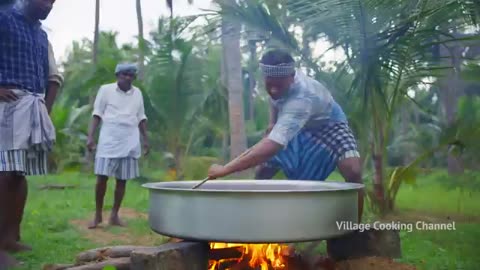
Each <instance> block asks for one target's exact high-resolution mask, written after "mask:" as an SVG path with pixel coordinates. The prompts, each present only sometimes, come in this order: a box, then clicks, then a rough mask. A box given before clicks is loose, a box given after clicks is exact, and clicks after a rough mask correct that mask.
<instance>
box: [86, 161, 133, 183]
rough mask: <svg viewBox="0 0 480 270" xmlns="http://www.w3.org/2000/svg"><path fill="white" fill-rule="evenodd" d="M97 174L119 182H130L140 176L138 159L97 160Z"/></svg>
mask: <svg viewBox="0 0 480 270" xmlns="http://www.w3.org/2000/svg"><path fill="white" fill-rule="evenodd" d="M94 171H95V174H96V175H103V176H109V177H115V178H117V179H119V180H129V179H134V178H136V177H139V176H140V170H139V166H138V159H136V158H132V157H125V158H103V157H97V158H95V170H94Z"/></svg>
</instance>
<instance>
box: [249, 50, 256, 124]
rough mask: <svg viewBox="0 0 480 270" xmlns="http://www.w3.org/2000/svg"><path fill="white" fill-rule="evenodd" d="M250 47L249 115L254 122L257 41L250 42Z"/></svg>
mask: <svg viewBox="0 0 480 270" xmlns="http://www.w3.org/2000/svg"><path fill="white" fill-rule="evenodd" d="M248 45H249V49H250V66H249V69H248V79H249V80H248V81H249V88H250V91H249V95H248V97H249V103H250V106H249V107H248V108H249V110H250V111H249V113H248V116H249V117H248V119H250V120H254V118H255V98H254V95H253V93H254V92H255V67H256V65H255V63H256V60H257V44H256V43H255V41H249V43H248Z"/></svg>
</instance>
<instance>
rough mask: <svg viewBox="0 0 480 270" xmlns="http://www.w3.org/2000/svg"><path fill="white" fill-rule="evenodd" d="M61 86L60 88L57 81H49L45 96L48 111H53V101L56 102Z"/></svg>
mask: <svg viewBox="0 0 480 270" xmlns="http://www.w3.org/2000/svg"><path fill="white" fill-rule="evenodd" d="M59 88H60V85H59V84H58V83H57V82H54V81H49V82H48V91H47V95H46V96H45V106H46V107H47V111H48V113H50V112H51V111H52V108H53V103H55V99H56V98H57V94H58V89H59Z"/></svg>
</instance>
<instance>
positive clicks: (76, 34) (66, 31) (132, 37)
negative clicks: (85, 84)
mask: <svg viewBox="0 0 480 270" xmlns="http://www.w3.org/2000/svg"><path fill="white" fill-rule="evenodd" d="M165 2H166V1H165V0H142V13H143V21H144V22H143V23H144V33H145V36H146V37H148V33H149V32H150V31H152V30H154V29H155V25H156V23H157V20H158V18H159V17H160V16H162V15H163V16H168V15H169V10H168V8H167V5H166V3H165ZM173 2H174V15H175V16H187V15H195V14H200V13H202V12H204V10H205V9H214V8H215V6H214V5H213V4H212V3H211V0H194V3H193V5H189V4H188V1H187V0H173ZM135 4H136V1H135V0H100V30H101V31H116V32H118V41H119V42H120V43H125V42H135V41H136V35H137V34H138V29H137V27H138V26H137V14H136V8H135ZM94 24H95V0H57V1H56V2H55V4H54V7H53V10H52V11H51V13H50V15H49V16H48V18H47V19H46V20H45V21H44V22H43V25H44V28H45V29H46V30H47V33H48V35H49V40H50V42H51V43H52V46H53V50H54V53H55V58H56V60H57V63H61V62H62V61H63V60H64V58H65V56H66V53H67V50H68V49H69V47H70V46H71V44H72V42H73V41H74V40H81V39H83V38H89V39H93V33H94ZM328 47H329V44H328V43H325V42H318V43H317V44H316V45H315V46H314V50H313V54H314V56H318V55H320V54H321V53H323V52H324V51H325V50H327V48H328ZM343 57H344V56H343V53H342V52H339V51H331V52H328V53H327V54H326V55H325V56H324V59H325V60H339V59H341V58H343Z"/></svg>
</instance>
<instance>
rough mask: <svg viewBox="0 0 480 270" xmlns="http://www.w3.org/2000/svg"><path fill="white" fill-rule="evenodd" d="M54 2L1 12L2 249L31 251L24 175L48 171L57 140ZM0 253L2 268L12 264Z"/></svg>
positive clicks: (30, 0) (38, 0)
mask: <svg viewBox="0 0 480 270" xmlns="http://www.w3.org/2000/svg"><path fill="white" fill-rule="evenodd" d="M54 2H55V1H54V0H50V1H49V0H47V1H46V0H23V1H19V2H18V4H17V5H14V6H8V7H5V8H3V9H2V10H0V251H1V250H6V251H10V252H18V251H25V250H30V249H31V247H29V246H27V245H24V244H22V243H20V242H19V240H20V224H21V222H22V218H23V212H24V208H25V204H26V200H27V194H28V185H27V180H26V176H27V175H44V174H46V173H47V154H48V152H50V151H51V150H52V147H53V144H54V142H55V128H54V126H53V124H52V121H51V119H50V117H49V112H50V110H51V108H52V106H53V103H54V100H55V97H56V94H57V90H58V88H59V87H60V85H61V84H62V83H63V78H62V77H61V76H60V75H59V74H58V72H57V70H56V67H55V63H54V62H55V60H54V59H53V54H52V51H51V47H50V44H49V41H48V36H47V33H46V32H45V31H44V30H43V29H42V28H41V21H42V20H45V19H46V18H47V17H48V15H49V13H50V11H51V9H52V7H53V3H54ZM0 255H1V256H0V268H1V267H5V266H6V265H8V264H10V263H12V262H6V260H7V259H8V258H6V256H5V254H0Z"/></svg>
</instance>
